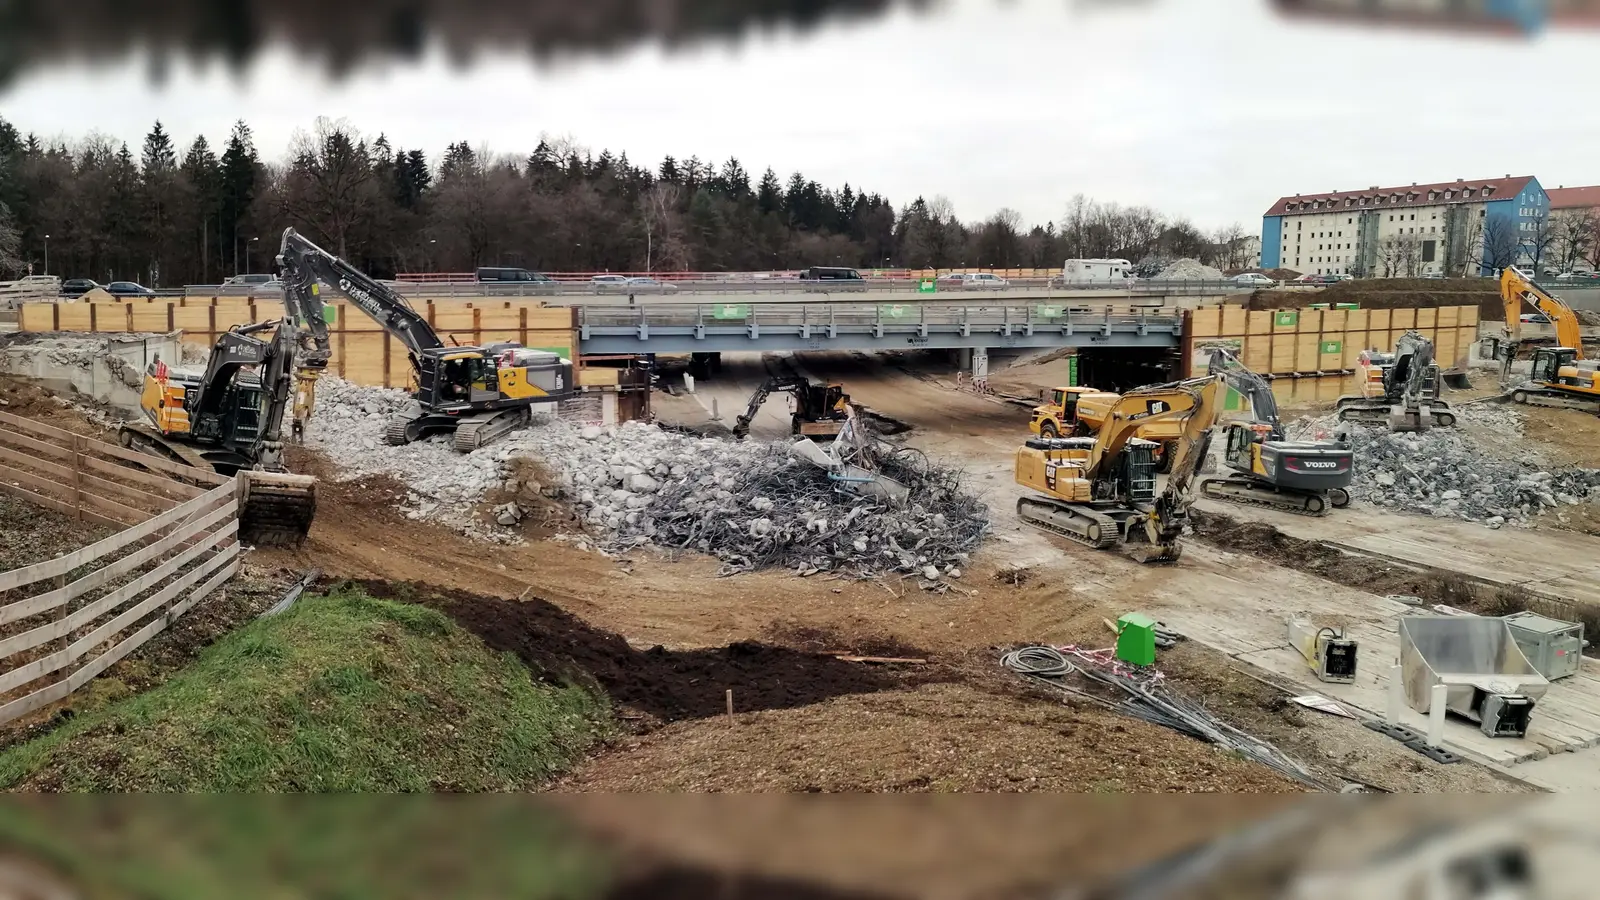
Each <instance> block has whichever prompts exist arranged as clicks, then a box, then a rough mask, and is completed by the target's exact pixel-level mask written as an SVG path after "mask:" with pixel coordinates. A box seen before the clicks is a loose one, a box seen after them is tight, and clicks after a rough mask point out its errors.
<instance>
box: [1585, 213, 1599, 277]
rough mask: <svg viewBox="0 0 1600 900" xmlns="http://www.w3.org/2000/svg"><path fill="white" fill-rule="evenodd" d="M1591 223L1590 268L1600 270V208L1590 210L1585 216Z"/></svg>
mask: <svg viewBox="0 0 1600 900" xmlns="http://www.w3.org/2000/svg"><path fill="white" fill-rule="evenodd" d="M1585 219H1586V220H1587V221H1588V223H1589V235H1590V240H1589V254H1588V260H1589V268H1590V269H1592V270H1594V271H1596V272H1600V209H1591V210H1589V215H1588V216H1586V217H1585Z"/></svg>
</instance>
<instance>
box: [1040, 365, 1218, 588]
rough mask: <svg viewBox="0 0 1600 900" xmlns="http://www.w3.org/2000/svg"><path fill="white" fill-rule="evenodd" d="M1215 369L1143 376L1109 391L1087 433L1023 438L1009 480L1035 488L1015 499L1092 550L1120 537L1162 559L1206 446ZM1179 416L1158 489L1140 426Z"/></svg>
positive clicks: (1213, 412)
mask: <svg viewBox="0 0 1600 900" xmlns="http://www.w3.org/2000/svg"><path fill="white" fill-rule="evenodd" d="M1224 387H1225V382H1224V379H1223V378H1222V377H1221V376H1218V375H1212V376H1207V377H1205V378H1195V379H1190V380H1187V381H1179V382H1174V383H1172V384H1160V385H1152V386H1149V387H1142V388H1137V389H1135V390H1132V391H1128V392H1127V393H1125V394H1122V395H1121V396H1120V397H1118V399H1117V401H1116V403H1115V404H1113V406H1112V408H1111V410H1110V413H1109V414H1108V415H1107V416H1106V417H1105V419H1104V420H1103V421H1102V422H1101V423H1100V427H1099V429H1098V430H1097V431H1096V432H1095V434H1094V436H1092V437H1068V438H1043V437H1041V438H1031V439H1029V440H1028V441H1027V443H1025V444H1023V446H1021V447H1019V448H1018V449H1017V457H1016V464H1015V473H1014V474H1015V478H1016V481H1017V483H1018V484H1020V485H1022V486H1023V487H1027V488H1031V489H1033V490H1034V491H1037V492H1039V494H1040V495H1042V496H1038V495H1035V496H1025V497H1023V498H1022V499H1020V500H1018V501H1017V517H1018V518H1020V519H1021V520H1022V521H1024V522H1026V523H1028V524H1029V525H1032V526H1034V527H1035V528H1039V529H1041V530H1044V531H1049V532H1051V533H1054V534H1059V535H1061V536H1063V537H1065V538H1067V539H1069V540H1072V541H1076V542H1077V543H1080V544H1083V545H1084V546H1086V547H1093V548H1095V549H1097V550H1101V549H1106V548H1109V547H1111V546H1113V545H1115V544H1119V543H1120V544H1123V545H1124V546H1125V547H1126V548H1127V549H1128V551H1129V553H1130V555H1132V556H1133V557H1134V558H1135V559H1137V560H1138V561H1140V562H1145V563H1153V562H1171V561H1173V560H1176V559H1177V558H1178V557H1179V555H1180V554H1181V553H1182V548H1181V547H1180V546H1179V544H1178V538H1179V536H1180V535H1181V534H1182V533H1183V527H1184V524H1185V523H1186V522H1187V521H1188V518H1189V506H1190V504H1191V503H1192V502H1193V498H1192V496H1191V493H1190V483H1191V482H1192V481H1193V479H1194V476H1195V473H1196V472H1197V471H1198V470H1199V466H1200V462H1201V461H1202V460H1204V459H1205V457H1206V452H1207V450H1208V448H1209V446H1210V440H1211V426H1212V425H1214V424H1215V423H1216V421H1217V415H1218V412H1219V410H1220V409H1221V402H1222V392H1223V389H1224ZM1168 419H1171V420H1177V421H1181V422H1182V423H1183V430H1182V432H1181V434H1180V435H1179V437H1178V438H1177V440H1176V441H1175V442H1174V450H1173V453H1174V455H1173V458H1172V461H1171V465H1170V472H1171V474H1170V475H1168V476H1167V484H1166V487H1165V488H1163V489H1160V490H1157V484H1156V482H1157V479H1156V465H1157V464H1156V459H1155V450H1156V443H1155V442H1154V441H1147V440H1144V439H1143V438H1139V437H1135V433H1136V432H1137V431H1138V429H1139V428H1140V427H1141V426H1142V425H1146V424H1149V423H1151V422H1157V421H1164V420H1168Z"/></svg>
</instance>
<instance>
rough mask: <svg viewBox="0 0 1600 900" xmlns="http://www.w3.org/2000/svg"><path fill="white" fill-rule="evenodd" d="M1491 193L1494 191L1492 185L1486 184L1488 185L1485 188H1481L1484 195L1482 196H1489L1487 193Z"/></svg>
mask: <svg viewBox="0 0 1600 900" xmlns="http://www.w3.org/2000/svg"><path fill="white" fill-rule="evenodd" d="M1492 193H1494V187H1493V186H1492V185H1491V186H1488V187H1485V188H1484V189H1483V195H1484V196H1485V197H1487V196H1489V195H1490V194H1492Z"/></svg>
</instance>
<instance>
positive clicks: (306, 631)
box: [0, 590, 611, 792]
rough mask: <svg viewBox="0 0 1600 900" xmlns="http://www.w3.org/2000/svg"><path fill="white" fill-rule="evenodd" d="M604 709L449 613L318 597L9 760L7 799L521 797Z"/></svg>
mask: <svg viewBox="0 0 1600 900" xmlns="http://www.w3.org/2000/svg"><path fill="white" fill-rule="evenodd" d="M610 727H611V726H610V713H609V709H608V707H607V705H606V703H605V701H604V699H603V698H600V697H597V696H596V695H595V694H593V693H591V692H589V691H587V690H585V689H583V688H578V687H565V688H558V687H552V686H547V685H541V684H537V683H535V682H534V681H533V680H532V679H531V678H530V677H529V673H528V670H527V669H526V668H525V667H524V666H523V665H522V664H521V662H519V661H518V660H517V659H516V657H514V656H512V655H510V654H503V653H495V652H493V651H490V650H488V649H487V648H485V647H484V645H483V644H482V642H481V641H479V640H478V639H477V638H476V637H474V636H473V635H470V634H468V633H466V632H464V631H462V630H461V629H460V628H458V627H457V626H456V625H455V624H454V623H452V622H451V621H450V620H449V618H448V617H446V616H445V615H444V614H442V613H440V612H438V611H436V610H433V609H429V608H427V607H423V606H414V605H410V604H405V603H395V602H391V601H387V600H377V599H373V598H372V597H369V596H367V595H365V594H363V593H360V592H359V591H356V590H350V591H337V592H335V593H332V594H329V595H327V596H312V597H307V598H305V599H303V600H301V601H300V602H299V603H297V604H296V605H295V606H294V607H292V608H291V609H290V610H289V611H288V612H286V613H283V614H281V615H278V616H273V617H269V618H267V619H261V620H257V621H255V622H252V623H251V624H249V625H247V626H245V627H244V628H241V629H240V630H238V631H236V632H234V633H232V634H230V635H228V636H227V637H225V638H223V639H222V640H221V641H219V642H217V643H216V644H215V645H213V646H212V647H210V648H208V649H207V650H206V651H205V652H204V653H203V654H202V655H201V656H200V658H199V659H198V660H196V662H195V663H194V664H193V665H192V666H190V667H188V668H187V669H184V670H183V671H181V672H179V673H177V674H176V675H174V676H173V677H172V678H171V679H170V680H168V681H167V682H166V683H165V684H162V685H161V686H159V687H157V688H154V689H152V690H150V691H148V692H145V693H143V694H140V695H137V696H134V697H130V698H127V699H123V700H119V701H117V702H115V703H112V704H110V705H108V706H106V707H104V708H102V709H98V710H95V711H94V712H91V713H88V714H85V715H81V716H79V717H78V718H75V719H73V720H72V721H70V722H68V723H66V724H65V725H63V726H62V727H60V728H57V729H56V730H54V731H52V732H51V733H49V734H47V735H45V736H43V737H40V738H38V739H36V740H34V741H31V742H29V743H26V744H22V745H20V746H17V747H14V748H11V749H10V750H8V751H6V752H5V753H4V754H0V786H5V787H11V788H22V789H33V790H57V791H184V792H216V791H226V792H236V791H337V792H350V791H385V792H393V791H507V790H524V789H528V788H532V787H537V786H538V785H540V784H542V783H543V782H545V781H546V780H548V779H549V778H551V777H552V776H554V775H557V774H559V773H561V772H563V771H564V770H566V769H567V768H568V767H569V766H571V765H572V764H573V763H574V762H575V761H576V760H577V759H578V758H579V757H580V756H581V755H582V753H583V752H584V751H585V750H586V749H587V748H588V747H590V746H591V745H592V744H593V743H594V742H595V741H596V740H597V739H598V738H599V737H601V736H602V735H603V734H605V733H606V732H607V730H608V729H609V728H610Z"/></svg>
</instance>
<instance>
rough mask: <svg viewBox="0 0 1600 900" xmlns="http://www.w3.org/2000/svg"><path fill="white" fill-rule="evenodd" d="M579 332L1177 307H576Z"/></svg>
mask: <svg viewBox="0 0 1600 900" xmlns="http://www.w3.org/2000/svg"><path fill="white" fill-rule="evenodd" d="M577 311H578V327H579V329H580V334H587V333H588V331H589V330H590V329H595V328H603V329H618V328H630V329H636V328H640V327H641V326H643V327H644V328H646V329H648V328H673V327H677V328H686V327H694V328H713V329H714V328H718V327H721V328H725V329H727V328H748V327H750V326H759V327H763V328H777V327H804V326H814V327H826V326H830V325H831V326H835V327H847V328H848V327H865V326H927V327H932V328H940V329H956V328H963V327H972V326H979V327H994V326H1007V325H1019V326H1025V325H1045V326H1068V325H1070V326H1079V325H1081V326H1084V327H1092V326H1102V327H1104V326H1110V327H1113V328H1118V327H1124V328H1138V327H1145V328H1176V327H1178V326H1179V325H1180V324H1181V322H1182V318H1181V315H1180V314H1179V312H1178V311H1176V310H1170V309H1165V308H1155V309H1150V308H1142V307H1135V306H1126V305H1124V306H1118V305H1113V304H1106V305H1104V306H1093V307H1073V306H1067V305H1060V304H1042V303H1032V304H1026V305H1020V304H997V305H992V306H972V305H961V306H951V305H942V304H933V303H915V304H893V305H884V304H878V305H869V306H860V305H845V304H834V303H827V304H823V303H817V304H790V303H771V304H726V303H723V304H694V305H687V304H660V305H655V306H638V307H628V308H616V307H578V310H577Z"/></svg>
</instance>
